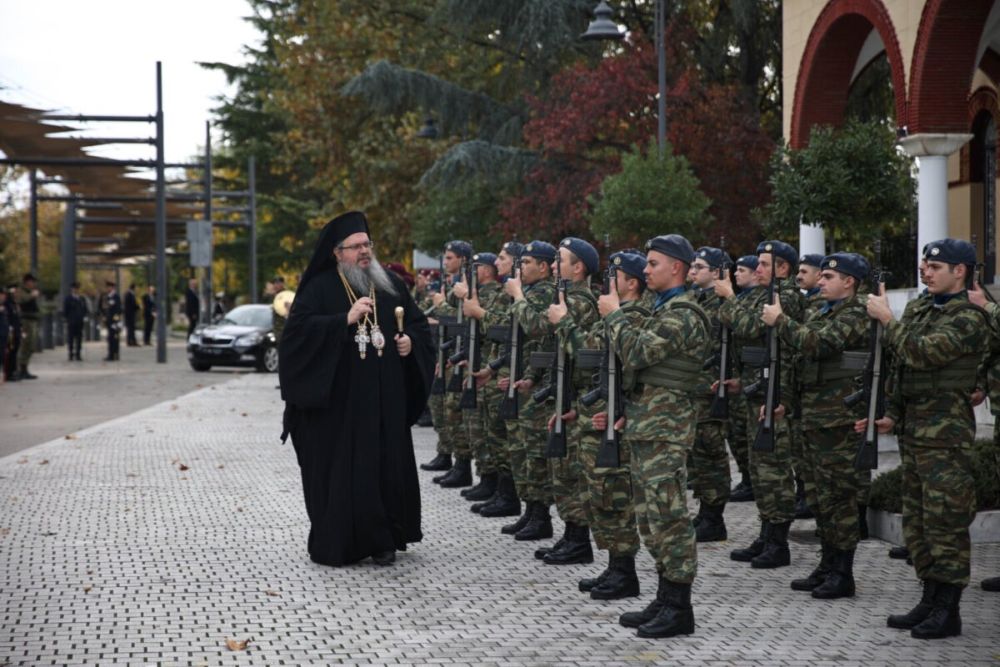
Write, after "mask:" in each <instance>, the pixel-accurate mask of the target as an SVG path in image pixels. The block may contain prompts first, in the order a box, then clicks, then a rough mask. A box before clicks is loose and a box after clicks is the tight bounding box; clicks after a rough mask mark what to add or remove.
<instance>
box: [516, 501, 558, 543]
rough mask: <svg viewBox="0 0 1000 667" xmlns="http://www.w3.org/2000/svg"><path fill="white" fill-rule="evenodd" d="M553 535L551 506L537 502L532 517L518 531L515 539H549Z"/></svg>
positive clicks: (526, 540)
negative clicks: (550, 514)
mask: <svg viewBox="0 0 1000 667" xmlns="http://www.w3.org/2000/svg"><path fill="white" fill-rule="evenodd" d="M550 537H552V517H551V516H549V506H548V505H546V504H545V503H541V502H536V503H535V509H534V511H533V512H532V513H531V518H529V519H528V523H527V524H526V525H525V526H524V528H522V529H521V530H519V531H517V533H516V534H515V535H514V539H515V540H518V541H519V542H528V541H531V540H547V539H548V538H550Z"/></svg>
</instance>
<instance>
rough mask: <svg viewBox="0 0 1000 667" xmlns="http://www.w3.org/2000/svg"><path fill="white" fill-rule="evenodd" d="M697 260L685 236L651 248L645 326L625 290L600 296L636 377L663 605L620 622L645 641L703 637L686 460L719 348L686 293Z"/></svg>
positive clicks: (650, 540)
mask: <svg viewBox="0 0 1000 667" xmlns="http://www.w3.org/2000/svg"><path fill="white" fill-rule="evenodd" d="M694 259H695V254H694V248H692V247H691V243H690V242H689V241H688V240H687V239H685V238H684V237H683V236H679V235H677V234H668V235H666V236H657V237H656V238H653V239H651V240H650V241H648V242H647V243H646V261H647V264H646V272H645V273H646V286H647V287H648V288H649V289H650V290H652V291H655V292H656V300H655V302H654V306H653V314H652V316H650V317H649V318H648V319H646V320H644V321H643V322H642V325H641V326H639V327H635V326H632V325H631V324H630V322H629V318H628V317H627V316H626V315H625V314H624V313H623V312H621V307H620V305H621V304H620V301H619V296H618V293H617V292H615V291H612V292H611V293H610V294H606V295H602V296H601V297H600V298H599V299H598V303H599V308H600V312H601V315H602V316H603V317H604V318H605V321H606V322H607V323H608V327H609V335H610V337H611V340H612V342H613V344H614V345H615V347H616V348H617V349H618V351H619V353H620V354H621V361H622V368H623V369H624V370H625V371H632V372H634V373H635V374H636V376H635V382H636V389H635V392H634V395H633V398H632V399H630V400H629V401H627V402H626V405H625V420H626V421H625V437H626V438H628V440H629V443H630V446H631V453H632V492H633V493H634V494H635V514H636V521H637V523H638V525H639V532H640V534H641V535H642V537H643V541H644V542H645V544H646V548H647V549H648V550H649V552H650V554H651V555H652V556H653V560H654V561H655V563H656V570H657V575H658V577H659V586H658V589H657V592H656V599H655V600H653V601H652V602H651V603H650V604H649V605H648V606H647V607H646V608H645V609H643V610H642V611H638V612H628V613H625V614H622V616H621V617H620V618H619V622H620V623H621V624H622V625H624V626H625V627H630V628H636V627H637V628H638V635H639V636H640V637H673V636H675V635H682V634H684V635H688V634H691V633H693V632H694V610H693V609H692V607H691V584H692V583H693V582H694V578H695V574H696V573H697V569H698V555H697V546H696V542H695V535H694V528H693V526H692V525H691V518H690V516H689V515H688V509H687V495H686V487H687V470H686V468H685V464H686V462H687V456H688V453H689V452H690V451H691V447H692V446H693V445H694V437H695V428H696V423H695V420H694V419H693V418H692V417H693V416H694V415H695V414H697V412H696V407H695V396H694V394H693V392H692V387H694V386H695V385H696V383H697V382H698V379H699V376H700V374H701V369H702V365H703V364H704V362H705V358H706V357H707V356H708V353H709V350H710V347H711V338H710V336H711V329H712V326H711V321H710V320H709V318H708V316H707V315H706V314H705V311H703V310H702V309H701V307H700V306H699V305H698V304H697V302H696V301H695V299H693V298H692V297H691V296H690V295H689V294H688V293H687V289H686V288H685V282H686V279H687V275H688V271H689V269H690V266H691V263H692V262H693V261H694Z"/></svg>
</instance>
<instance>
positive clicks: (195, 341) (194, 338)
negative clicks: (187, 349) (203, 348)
mask: <svg viewBox="0 0 1000 667" xmlns="http://www.w3.org/2000/svg"><path fill="white" fill-rule="evenodd" d="M188 345H201V334H196V333H193V334H191V335H190V336H188Z"/></svg>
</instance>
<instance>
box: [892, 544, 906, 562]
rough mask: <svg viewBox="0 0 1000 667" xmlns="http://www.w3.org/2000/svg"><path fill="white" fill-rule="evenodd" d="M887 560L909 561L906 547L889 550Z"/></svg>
mask: <svg viewBox="0 0 1000 667" xmlns="http://www.w3.org/2000/svg"><path fill="white" fill-rule="evenodd" d="M889 558H892V559H893V560H907V561H908V560H910V550H909V549H907V548H906V547H892V548H891V549H889Z"/></svg>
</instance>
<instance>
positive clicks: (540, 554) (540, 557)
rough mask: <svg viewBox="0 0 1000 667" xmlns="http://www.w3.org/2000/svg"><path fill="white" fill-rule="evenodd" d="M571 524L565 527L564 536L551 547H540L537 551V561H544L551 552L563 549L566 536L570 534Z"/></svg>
mask: <svg viewBox="0 0 1000 667" xmlns="http://www.w3.org/2000/svg"><path fill="white" fill-rule="evenodd" d="M569 526H570V524H569V522H567V523H566V524H565V526H563V535H562V537H560V538H559V539H558V540H556V541H555V543H554V544H553V545H552V546H550V547H538V548H537V549H535V560H544V558H545V556H546V555H548V553H549V552H550V551H555V550H556V549H562V548H563V546H564V545H565V544H566V535H567V534H568V533H569Z"/></svg>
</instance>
